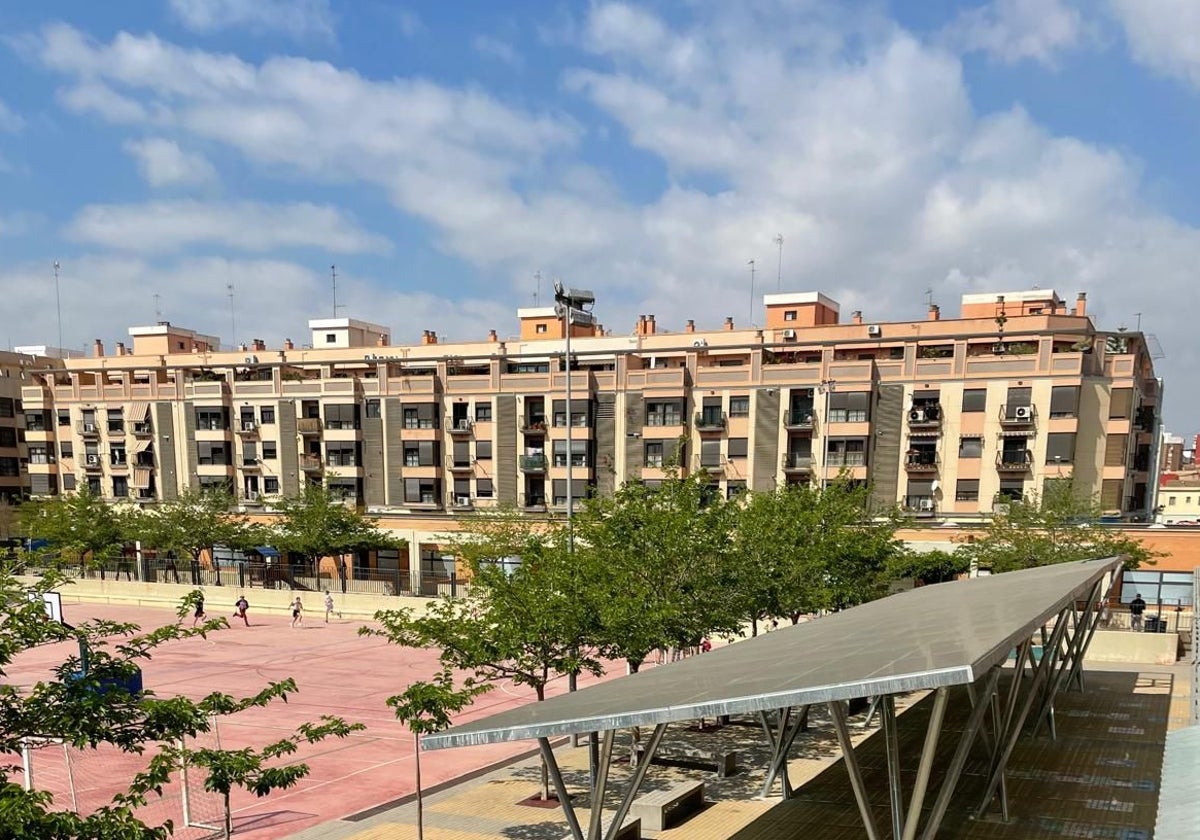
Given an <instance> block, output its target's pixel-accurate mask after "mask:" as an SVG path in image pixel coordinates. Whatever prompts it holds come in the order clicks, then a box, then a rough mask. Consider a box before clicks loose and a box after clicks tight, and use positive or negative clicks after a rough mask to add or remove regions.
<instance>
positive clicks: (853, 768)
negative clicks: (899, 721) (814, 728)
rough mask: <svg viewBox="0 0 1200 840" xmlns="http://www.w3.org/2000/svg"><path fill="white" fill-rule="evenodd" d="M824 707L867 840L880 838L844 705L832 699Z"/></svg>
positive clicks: (878, 839)
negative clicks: (840, 753) (831, 725)
mask: <svg viewBox="0 0 1200 840" xmlns="http://www.w3.org/2000/svg"><path fill="white" fill-rule="evenodd" d="M826 707H827V708H828V709H829V716H830V717H831V718H833V727H834V729H835V730H837V736H838V743H839V744H841V747H842V760H843V761H845V762H846V772H847V773H848V774H849V775H850V787H852V788H853V789H854V798H855V800H856V801H857V802H858V812H859V814H860V815H861V816H862V821H863V827H864V828H865V829H866V830H867V840H880V834H879V826H877V825H876V824H875V815H874V814H873V813H871V802H870V799H869V798H868V797H867V786H866V784H865V783H864V782H863V777H862V768H860V767H859V766H858V758H857V756H855V754H854V742H853V741H852V740H851V738H850V727H849V726H847V724H846V707H845V705H844V704H843V702H842V701H841V700H832V701H830V702H829V703H827V704H826Z"/></svg>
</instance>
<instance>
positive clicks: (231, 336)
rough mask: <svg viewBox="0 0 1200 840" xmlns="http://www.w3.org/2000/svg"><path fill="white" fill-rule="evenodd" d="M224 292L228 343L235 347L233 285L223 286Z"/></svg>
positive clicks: (235, 327)
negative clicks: (225, 293)
mask: <svg viewBox="0 0 1200 840" xmlns="http://www.w3.org/2000/svg"><path fill="white" fill-rule="evenodd" d="M225 291H226V292H228V294H229V341H230V343H231V344H232V345H233V346H234V348H236V347H237V310H236V309H234V306H233V283H232V282H230V283H226V284H225Z"/></svg>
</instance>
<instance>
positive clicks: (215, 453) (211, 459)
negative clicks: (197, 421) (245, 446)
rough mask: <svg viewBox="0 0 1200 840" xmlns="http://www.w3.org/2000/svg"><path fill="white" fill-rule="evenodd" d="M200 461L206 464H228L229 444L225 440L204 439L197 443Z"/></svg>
mask: <svg viewBox="0 0 1200 840" xmlns="http://www.w3.org/2000/svg"><path fill="white" fill-rule="evenodd" d="M196 454H197V456H198V463H200V464H203V465H205V466H228V465H229V463H230V461H229V455H230V453H229V445H228V444H226V443H225V442H224V441H208V440H202V441H197V443H196Z"/></svg>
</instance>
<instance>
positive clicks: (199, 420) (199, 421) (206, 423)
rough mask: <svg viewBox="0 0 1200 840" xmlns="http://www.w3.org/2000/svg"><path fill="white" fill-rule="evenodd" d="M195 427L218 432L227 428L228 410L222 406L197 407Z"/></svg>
mask: <svg viewBox="0 0 1200 840" xmlns="http://www.w3.org/2000/svg"><path fill="white" fill-rule="evenodd" d="M196 428H197V429H200V430H203V431H209V432H219V431H222V430H224V429H228V428H229V411H228V410H227V409H224V408H197V409H196Z"/></svg>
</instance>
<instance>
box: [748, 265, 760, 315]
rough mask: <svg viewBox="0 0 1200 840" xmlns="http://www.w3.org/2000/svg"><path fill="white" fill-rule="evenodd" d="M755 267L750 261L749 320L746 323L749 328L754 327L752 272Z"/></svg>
mask: <svg viewBox="0 0 1200 840" xmlns="http://www.w3.org/2000/svg"><path fill="white" fill-rule="evenodd" d="M757 267H758V266H757V263H756V262H755V261H754V260H750V320H749V321H747V323H748V324H749V325H750V326H754V272H755V270H756V269H757Z"/></svg>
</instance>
